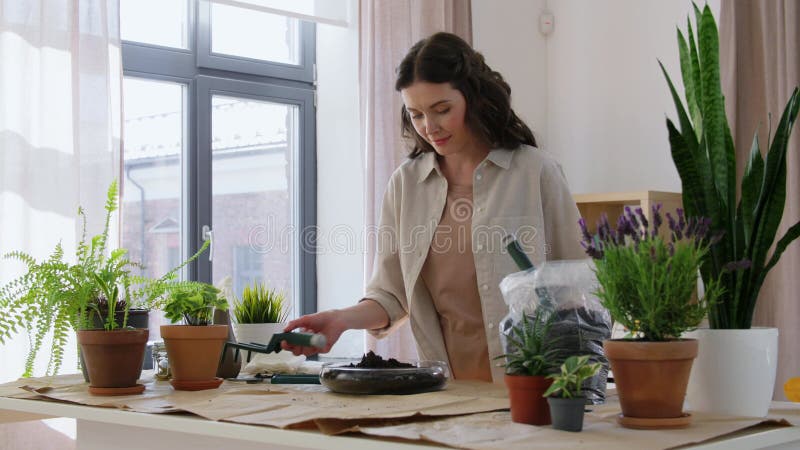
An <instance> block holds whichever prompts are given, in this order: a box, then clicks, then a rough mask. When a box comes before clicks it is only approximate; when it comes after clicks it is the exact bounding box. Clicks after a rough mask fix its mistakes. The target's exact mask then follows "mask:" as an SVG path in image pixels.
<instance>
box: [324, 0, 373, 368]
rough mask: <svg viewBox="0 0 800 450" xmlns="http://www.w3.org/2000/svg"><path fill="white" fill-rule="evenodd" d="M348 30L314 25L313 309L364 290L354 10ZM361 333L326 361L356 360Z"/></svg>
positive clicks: (350, 335)
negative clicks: (316, 242)
mask: <svg viewBox="0 0 800 450" xmlns="http://www.w3.org/2000/svg"><path fill="white" fill-rule="evenodd" d="M349 3H350V5H349V6H350V7H349V10H350V11H349V12H350V27H349V28H346V29H345V28H341V27H334V26H329V25H318V26H317V74H318V79H319V84H318V86H317V97H318V99H317V225H318V226H319V231H320V238H321V239H320V241H319V246H320V253H319V255H318V256H317V308H318V309H319V310H320V311H322V310H326V309H332V308H345V307H348V306H351V305H354V304H355V303H356V302H357V301H358V299H360V298H361V295H362V294H363V285H364V245H363V241H362V235H363V233H362V230H363V228H364V158H363V155H362V152H361V143H360V131H359V113H358V108H359V106H358V5H357V3H356V2H355V1H354V0H350V1H349ZM363 350H364V332H363V331H348V332H346V333H345V334H344V335H343V336H342V337H341V338H340V340H339V342H338V343H337V344H336V345H335V346H334V348H333V350H332V351H331V352H330V353H329V354H328V355H326V356H333V357H355V356H359V357H360V356H361V354H362V353H363Z"/></svg>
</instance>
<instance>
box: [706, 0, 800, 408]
mask: <svg viewBox="0 0 800 450" xmlns="http://www.w3.org/2000/svg"><path fill="white" fill-rule="evenodd" d="M720 53H721V57H720V64H721V71H722V77H723V78H722V87H723V90H724V92H725V102H726V104H725V107H726V110H727V114H728V118H729V119H730V123H731V128H732V129H731V132H732V133H733V137H734V140H735V143H736V149H737V167H738V172H739V173H738V176H739V179H740V180H741V176H742V173H743V172H744V167H745V164H746V161H747V156H748V153H749V151H750V146H751V143H752V141H753V133H754V131H755V130H756V129H758V133H759V139H760V144H761V149H762V151H764V152H765V151H766V136H767V130H768V126H769V122H768V118H767V117H768V114H772V131H773V133H774V131H775V128H776V126H777V123H778V121H779V120H780V116H781V114H782V113H783V109H784V108H785V106H786V102H787V101H788V100H789V96H790V95H791V93H792V90H793V89H794V88H795V86H797V85H800V2H798V1H797V0H752V1H724V2H722V7H721V12H720ZM798 219H800V127H798V126H797V125H795V127H794V131H793V133H792V139H791V141H790V143H789V148H788V150H787V184H786V209H785V211H784V216H783V221H782V222H781V225H780V227H779V229H778V235H777V239H780V237H781V236H783V234H784V233H785V232H786V230H787V228H788V227H790V226H791V225H792V224H794V223H797V221H798ZM798 273H800V242H794V243H793V244H792V245H791V246H790V247H789V248H788V249H787V250H786V252H784V254H783V257H782V258H781V261H780V263H778V265H776V266H775V267H774V268H773V269H772V271H771V272H770V274H769V276H768V277H767V279H766V282H765V283H764V287H763V289H762V290H761V294H760V297H759V300H758V305H757V307H756V312H755V318H754V321H753V325H754V326H768V327H778V329H779V330H780V338H779V343H778V348H779V350H778V376H777V378H776V380H775V398H776V399H785V397H784V394H783V384H784V383H785V382H786V380H787V379H788V378H791V377H795V376H800V353H798V352H797V351H795V349H797V348H798V346H799V345H800V301H798V300H800V299H798V296H799V295H800V294H799V293H800V278H798V277H797V274H798Z"/></svg>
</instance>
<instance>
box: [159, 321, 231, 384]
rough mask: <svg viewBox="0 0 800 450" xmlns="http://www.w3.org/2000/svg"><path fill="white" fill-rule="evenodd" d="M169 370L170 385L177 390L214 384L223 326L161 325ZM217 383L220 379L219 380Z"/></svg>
mask: <svg viewBox="0 0 800 450" xmlns="http://www.w3.org/2000/svg"><path fill="white" fill-rule="evenodd" d="M161 337H162V338H164V344H165V345H166V347H167V358H168V359H169V366H170V370H171V371H172V386H173V387H174V388H175V389H179V390H200V389H210V388H214V387H217V386H219V383H215V381H216V380H219V379H218V378H216V374H217V366H218V365H219V357H220V355H221V354H222V346H223V345H224V344H225V341H226V340H227V339H228V326H227V325H201V326H193V325H161ZM219 381H220V382H221V380H219Z"/></svg>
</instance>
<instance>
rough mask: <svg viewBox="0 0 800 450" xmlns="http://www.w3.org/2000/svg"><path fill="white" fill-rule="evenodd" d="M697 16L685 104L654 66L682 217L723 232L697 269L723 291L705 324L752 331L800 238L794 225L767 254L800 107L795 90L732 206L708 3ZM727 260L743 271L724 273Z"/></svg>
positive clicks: (731, 163) (731, 169)
mask: <svg viewBox="0 0 800 450" xmlns="http://www.w3.org/2000/svg"><path fill="white" fill-rule="evenodd" d="M694 12H695V24H696V29H697V36H696V37H695V34H694V31H693V30H692V23H691V20H689V19H687V23H688V30H687V37H688V45H687V39H686V38H685V37H684V35H683V33H681V31H680V30H678V48H679V55H680V66H681V75H682V77H683V84H684V88H685V95H684V98H683V99H682V98H680V96H679V95H678V93H677V91H676V90H675V86H674V85H673V83H672V80H671V79H670V77H669V75H668V74H667V71H666V70H665V69H664V66H663V64H661V63H660V62H659V64H661V70H662V72H663V73H664V76H665V77H666V79H667V83H668V85H669V89H670V92H671V93H672V98H673V101H674V103H675V107H676V109H677V112H678V125H679V127H676V126H675V124H674V123H673V122H672V120H670V119H667V131H668V132H669V142H670V147H671V149H672V160H673V162H674V163H675V167H676V168H677V169H678V174H679V175H680V178H681V185H682V189H683V204H684V207H685V209H686V214H687V215H688V216H703V217H708V218H710V219H711V222H712V224H713V229H712V232H713V233H714V234H719V233H723V234H722V239H721V240H720V241H719V242H717V243H716V244H715V245H713V246H712V247H711V251H710V252H709V253H708V254H707V255H706V256H705V257H704V258H703V263H702V266H701V269H700V273H701V275H702V277H703V281H704V282H706V283H708V282H709V281H710V280H715V279H720V280H721V283H722V285H723V286H724V290H725V292H724V293H723V294H722V296H721V297H720V299H719V301H718V302H717V303H715V304H713V305H711V310H710V312H709V322H710V325H711V327H712V328H750V326H751V323H752V320H753V312H754V310H755V306H756V301H757V300H758V293H759V291H760V289H761V286H762V285H763V284H764V280H765V279H766V277H767V274H768V273H769V271H770V269H772V268H773V267H774V266H775V264H777V263H778V260H779V259H780V257H781V255H782V254H783V252H784V250H786V248H787V247H788V246H789V244H790V243H791V242H792V241H794V240H795V239H797V238H798V237H800V222H798V223H796V224H794V225H793V226H791V227H790V228H789V229H788V231H787V232H786V234H784V235H783V237H781V239H780V240H778V242H777V244H776V245H775V247H774V250H773V251H772V255H771V256H770V255H769V252H770V249H771V248H772V246H773V243H774V242H775V237H776V234H777V230H778V225H779V224H780V222H781V219H782V217H783V210H784V206H785V203H786V149H787V146H788V142H789V137H790V135H791V132H792V127H793V126H794V122H795V120H796V119H797V113H798V108H800V94H799V93H798V88H795V89H794V92H793V93H792V95H791V97H790V98H789V102H788V103H787V105H786V108H785V109H784V111H783V114H782V115H781V119H780V121H779V122H778V127H777V129H776V130H775V135H774V136H770V135H769V133H768V136H767V148H768V151H767V154H766V159H764V158H763V157H762V155H761V148H760V147H759V141H758V133H755V136H754V138H753V144H752V147H751V149H750V158H749V160H748V162H747V165H746V167H745V171H744V176H743V178H742V181H741V195H740V197H739V199H738V201H737V198H736V197H737V195H736V192H737V183H736V151H735V149H734V144H733V139H732V137H731V132H730V127H729V126H728V120H727V118H726V116H725V101H724V98H723V95H722V89H721V87H720V70H719V36H718V33H717V24H716V22H715V21H714V16H713V15H712V13H711V9H710V8H709V7H708V6H707V5H706V7H705V8H704V9H703V11H702V12H701V11H700V10H699V9H698V8H697V6H694ZM687 110H688V111H687ZM730 261H738V262H740V263H745V264H747V265H748V267H747V268H746V269H744V270H736V271H729V270H726V265H727V264H728V263H729V262H730Z"/></svg>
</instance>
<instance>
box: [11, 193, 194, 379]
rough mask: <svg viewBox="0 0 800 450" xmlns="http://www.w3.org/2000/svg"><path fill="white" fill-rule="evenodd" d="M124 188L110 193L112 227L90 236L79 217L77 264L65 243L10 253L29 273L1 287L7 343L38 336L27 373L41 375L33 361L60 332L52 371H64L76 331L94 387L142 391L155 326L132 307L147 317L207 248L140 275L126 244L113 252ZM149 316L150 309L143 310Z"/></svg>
mask: <svg viewBox="0 0 800 450" xmlns="http://www.w3.org/2000/svg"><path fill="white" fill-rule="evenodd" d="M118 206H119V205H118V185H117V182H116V181H114V182H112V183H111V185H110V186H109V188H108V192H107V198H106V205H105V210H106V217H105V226H104V228H103V231H102V232H101V234H99V235H97V236H93V237H92V238H91V239H88V238H87V234H86V216H85V214H84V211H83V209H82V208H79V209H78V216H79V218H80V219H81V220H82V225H83V228H82V229H83V232H82V234H81V239H80V241H79V242H78V245H77V247H76V253H75V258H74V262H68V261H67V260H66V257H65V255H64V251H63V248H62V247H61V244H58V245H56V248H55V250H54V252H53V254H52V255H51V256H50V257H48V258H47V259H45V260H43V261H36V260H35V258H33V257H32V256H30V255H28V254H25V253H23V252H12V253H10V254H8V255H6V256H5V257H7V258H12V259H17V260H19V261H21V262H23V263H24V264H25V265H26V266H27V271H26V272H25V273H24V274H23V275H21V276H20V277H18V278H16V279H14V280H12V281H11V282H9V283H8V284H7V285H5V286H3V287H2V288H0V307H2V310H3V314H2V315H0V343H3V342H4V339H5V338H7V337H9V336H11V334H12V333H16V332H17V331H19V329H20V328H25V329H26V330H27V331H28V333H29V336H30V340H31V347H30V349H29V351H28V355H27V357H26V364H25V373H24V374H23V376H26V377H27V376H31V375H33V362H34V360H35V358H36V355H37V354H38V353H39V351H40V350H41V349H42V346H43V345H44V342H45V341H44V338H45V336H46V335H47V334H48V333H50V332H52V345H51V349H50V360H49V363H48V366H47V370H46V374H47V375H50V374H54V375H55V374H57V373H58V371H59V370H60V368H61V363H62V359H63V355H64V346H65V345H66V343H67V339H68V336H69V333H70V332H71V331H73V330H74V331H76V332H77V335H78V343H79V345H80V350H81V351H80V354H81V357H82V360H83V361H84V363H82V368H85V369H86V376H87V381H89V382H90V383H91V385H90V388H89V390H90V392H92V393H94V394H111V395H118V394H126V393H134V392H141V391H142V390H143V389H144V387H143V386H142V385H137V384H136V380H137V379H138V378H139V375H140V373H141V368H142V361H143V356H144V349H145V345H146V342H147V337H148V330H147V325H146V321H144V323H143V324H142V325H143V327H142V328H140V329H133V328H132V327H131V326H130V325H131V316H132V311H139V315H141V316H143V317H146V313H147V308H149V306H150V302H151V301H152V300H153V299H154V298H156V297H158V296H161V295H162V294H163V293H164V292H166V291H167V290H169V289H172V288H175V287H177V286H181V285H182V284H183V282H177V281H175V278H176V273H177V271H178V270H179V269H180V268H181V267H183V266H185V265H186V264H188V263H189V262H191V261H192V260H194V259H195V258H197V257H198V256H199V255H200V253H202V252H203V251H204V250H205V249H206V248H207V245H206V246H204V247H203V248H201V249H200V251H198V252H197V253H196V254H195V255H193V256H192V257H191V258H189V259H188V260H187V261H185V262H184V263H182V264H181V265H180V266H178V267H176V268H175V269H173V270H172V271H170V272H169V273H167V274H166V275H164V276H163V277H162V278H160V279H147V278H143V277H140V276H136V275H134V274H133V269H135V268H138V267H141V264H139V263H137V262H134V261H131V260H130V259H129V258H128V256H127V251H126V250H125V249H121V248H120V249H115V250H113V251H110V252H109V251H108V241H109V239H108V235H109V229H110V223H111V218H112V215H113V214H114V213H115V212H116V211H117V209H118ZM142 313H143V314H142Z"/></svg>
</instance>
